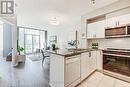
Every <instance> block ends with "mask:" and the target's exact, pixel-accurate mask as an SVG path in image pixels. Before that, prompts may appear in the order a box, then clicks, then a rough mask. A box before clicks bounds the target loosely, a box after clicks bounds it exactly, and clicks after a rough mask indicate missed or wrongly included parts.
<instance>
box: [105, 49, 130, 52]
mask: <svg viewBox="0 0 130 87" xmlns="http://www.w3.org/2000/svg"><path fill="white" fill-rule="evenodd" d="M104 51H116V52H130V49H117V48H107V49H104Z"/></svg>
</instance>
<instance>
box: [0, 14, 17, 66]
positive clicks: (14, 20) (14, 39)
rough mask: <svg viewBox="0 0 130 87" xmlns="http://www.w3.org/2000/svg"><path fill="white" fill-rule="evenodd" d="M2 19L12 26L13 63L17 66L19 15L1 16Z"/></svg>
mask: <svg viewBox="0 0 130 87" xmlns="http://www.w3.org/2000/svg"><path fill="white" fill-rule="evenodd" d="M0 20H1V21H3V22H4V23H7V24H10V25H11V27H12V65H13V66H17V65H18V63H17V17H16V16H15V15H13V16H5V17H4V16H0Z"/></svg>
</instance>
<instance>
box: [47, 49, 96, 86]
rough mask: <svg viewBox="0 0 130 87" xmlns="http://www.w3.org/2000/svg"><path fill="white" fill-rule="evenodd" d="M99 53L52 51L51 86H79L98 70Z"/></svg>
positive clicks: (88, 51) (75, 50) (92, 51)
mask: <svg viewBox="0 0 130 87" xmlns="http://www.w3.org/2000/svg"><path fill="white" fill-rule="evenodd" d="M97 52H98V50H94V49H73V50H56V51H50V53H51V57H50V82H49V84H50V86H51V87H75V86H76V85H78V84H79V83H80V82H81V81H82V80H84V79H85V78H86V77H88V76H89V75H90V74H91V73H92V72H94V71H95V70H96V69H97V67H96V65H97Z"/></svg>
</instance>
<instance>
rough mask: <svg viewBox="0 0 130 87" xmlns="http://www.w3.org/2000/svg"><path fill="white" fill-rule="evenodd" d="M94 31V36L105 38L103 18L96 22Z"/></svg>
mask: <svg viewBox="0 0 130 87" xmlns="http://www.w3.org/2000/svg"><path fill="white" fill-rule="evenodd" d="M95 32H96V38H105V20H102V21H98V22H97V26H96V30H95Z"/></svg>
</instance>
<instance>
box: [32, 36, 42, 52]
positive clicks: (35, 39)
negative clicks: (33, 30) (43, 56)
mask: <svg viewBox="0 0 130 87" xmlns="http://www.w3.org/2000/svg"><path fill="white" fill-rule="evenodd" d="M32 41H33V46H32V49H33V52H36V49H39V48H40V37H39V35H33V40H32Z"/></svg>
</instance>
